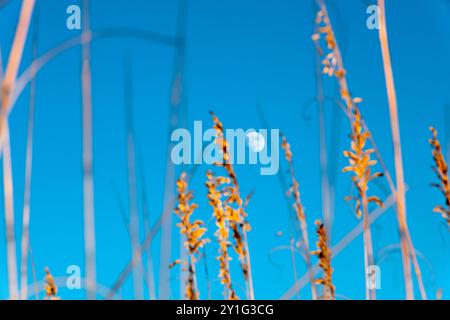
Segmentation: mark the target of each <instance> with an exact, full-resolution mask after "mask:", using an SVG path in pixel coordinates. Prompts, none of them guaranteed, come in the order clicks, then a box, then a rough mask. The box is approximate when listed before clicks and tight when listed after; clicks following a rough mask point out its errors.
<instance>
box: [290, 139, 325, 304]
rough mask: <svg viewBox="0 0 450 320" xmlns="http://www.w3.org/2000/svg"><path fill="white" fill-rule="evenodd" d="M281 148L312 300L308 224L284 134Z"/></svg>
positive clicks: (313, 291) (312, 283)
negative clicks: (289, 177)
mask: <svg viewBox="0 0 450 320" xmlns="http://www.w3.org/2000/svg"><path fill="white" fill-rule="evenodd" d="M281 148H282V149H283V150H284V153H285V158H286V160H287V162H288V164H289V173H290V176H291V181H292V185H291V187H290V189H289V190H288V195H292V198H293V200H294V204H293V207H294V210H295V212H296V214H297V219H298V221H299V223H300V229H301V232H302V240H303V243H304V245H305V261H306V267H307V269H308V273H309V276H310V284H311V295H312V298H313V300H315V299H316V298H317V293H316V287H315V285H314V283H315V281H314V274H313V272H312V267H311V256H310V253H309V237H308V225H307V223H306V216H305V210H304V208H303V204H302V202H301V198H300V191H299V183H298V182H297V179H296V178H295V173H294V165H293V159H292V151H291V146H290V144H289V143H288V142H287V139H286V137H284V136H283V141H282V143H281Z"/></svg>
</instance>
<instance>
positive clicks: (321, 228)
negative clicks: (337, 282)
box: [312, 221, 335, 300]
mask: <svg viewBox="0 0 450 320" xmlns="http://www.w3.org/2000/svg"><path fill="white" fill-rule="evenodd" d="M316 227H317V231H316V232H317V237H318V239H319V240H318V241H317V250H316V251H313V252H312V254H314V255H316V256H318V257H319V266H320V268H321V269H322V273H323V274H322V278H319V279H317V280H316V283H317V284H321V285H323V287H324V291H323V299H325V300H334V293H335V287H334V285H333V281H332V275H333V268H332V267H331V257H332V253H331V250H330V248H329V247H328V236H327V231H326V228H325V225H324V224H323V223H322V222H320V221H316Z"/></svg>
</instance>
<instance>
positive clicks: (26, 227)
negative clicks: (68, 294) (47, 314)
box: [20, 10, 39, 300]
mask: <svg viewBox="0 0 450 320" xmlns="http://www.w3.org/2000/svg"><path fill="white" fill-rule="evenodd" d="M36 11H38V10H36ZM36 13H37V12H36ZM38 17H39V15H38V14H36V17H35V23H34V35H33V44H32V51H33V53H32V54H33V59H36V58H37V55H38V41H39V39H38V35H39V18H38ZM35 105H36V79H35V78H34V79H33V80H32V81H31V83H30V99H29V109H28V128H27V146H26V160H25V189H24V195H23V211H22V243H21V250H22V254H21V256H22V258H21V261H20V263H21V266H20V298H21V299H22V300H26V299H27V297H28V292H27V290H28V251H29V250H28V248H29V243H30V198H31V169H32V164H33V130H34V108H35Z"/></svg>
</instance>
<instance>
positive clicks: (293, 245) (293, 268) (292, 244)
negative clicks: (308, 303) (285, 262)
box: [289, 238, 300, 300]
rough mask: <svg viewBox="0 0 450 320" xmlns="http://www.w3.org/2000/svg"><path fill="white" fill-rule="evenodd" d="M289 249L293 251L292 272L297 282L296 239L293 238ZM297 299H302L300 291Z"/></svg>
mask: <svg viewBox="0 0 450 320" xmlns="http://www.w3.org/2000/svg"><path fill="white" fill-rule="evenodd" d="M289 251H290V252H291V264H292V272H293V275H294V283H297V280H298V273H297V265H296V262H295V240H294V239H293V238H291V240H290V244H289ZM297 299H298V300H300V292H297Z"/></svg>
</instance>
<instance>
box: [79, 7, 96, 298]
mask: <svg viewBox="0 0 450 320" xmlns="http://www.w3.org/2000/svg"><path fill="white" fill-rule="evenodd" d="M82 19H83V32H82V42H83V45H82V60H83V61H82V71H81V82H82V102H83V119H82V122H83V124H82V130H83V212H84V251H85V252H84V254H85V265H86V290H87V298H88V299H89V300H94V299H95V298H96V262H95V215H94V178H93V155H92V148H93V147H92V85H91V66H90V63H91V61H90V60H91V53H90V41H91V37H92V34H91V31H90V23H89V0H83V17H82Z"/></svg>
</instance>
